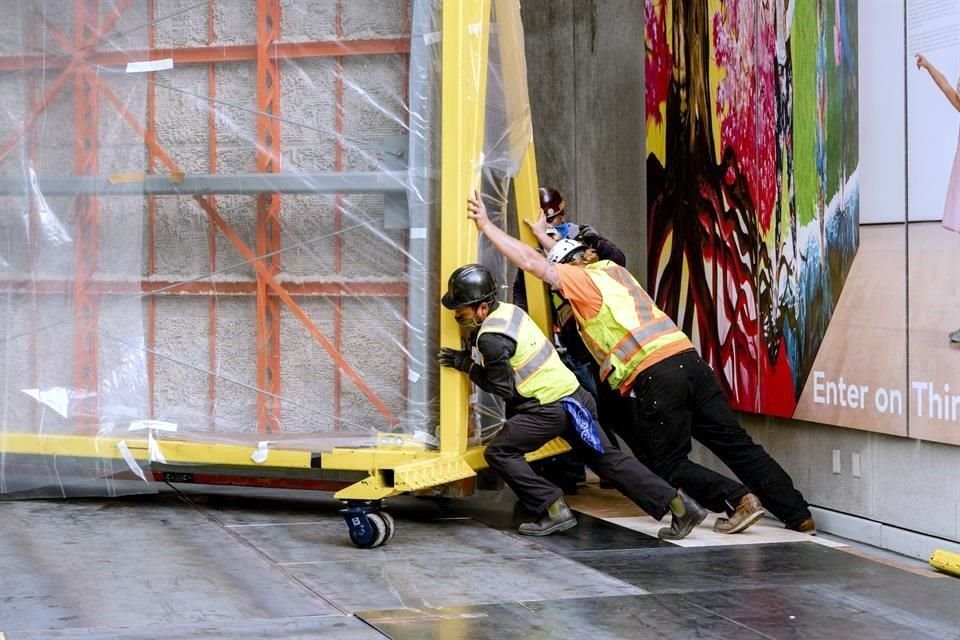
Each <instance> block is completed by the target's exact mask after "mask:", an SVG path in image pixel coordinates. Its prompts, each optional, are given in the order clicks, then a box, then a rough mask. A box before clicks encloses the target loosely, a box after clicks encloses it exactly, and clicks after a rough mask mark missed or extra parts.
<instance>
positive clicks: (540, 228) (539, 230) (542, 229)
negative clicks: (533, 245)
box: [523, 209, 547, 239]
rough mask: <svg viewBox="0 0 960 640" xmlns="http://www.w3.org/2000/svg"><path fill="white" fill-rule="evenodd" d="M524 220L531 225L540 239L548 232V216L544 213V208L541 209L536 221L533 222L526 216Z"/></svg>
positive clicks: (531, 229) (531, 228) (534, 233)
mask: <svg viewBox="0 0 960 640" xmlns="http://www.w3.org/2000/svg"><path fill="white" fill-rule="evenodd" d="M523 221H524V222H525V223H526V225H527V226H528V227H530V231H532V232H533V235H535V236H537V238H538V239H539V238H540V237H541V236H544V235H546V234H547V216H545V215H543V209H541V210H540V215H539V216H538V217H537V221H536V222H531V221H530V220H527V219H526V218H524V219H523Z"/></svg>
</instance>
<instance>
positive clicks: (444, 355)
mask: <svg viewBox="0 0 960 640" xmlns="http://www.w3.org/2000/svg"><path fill="white" fill-rule="evenodd" d="M437 362H439V363H440V364H441V365H442V366H444V367H450V368H452V369H457V370H459V371H463V372H464V373H469V371H470V367H471V366H472V365H473V358H471V357H470V350H469V349H464V350H462V351H461V350H458V349H451V348H449V347H441V349H440V353H438V354H437Z"/></svg>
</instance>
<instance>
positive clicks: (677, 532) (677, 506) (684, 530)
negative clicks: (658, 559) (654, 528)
mask: <svg viewBox="0 0 960 640" xmlns="http://www.w3.org/2000/svg"><path fill="white" fill-rule="evenodd" d="M670 513H671V517H670V526H669V527H663V528H662V529H660V531H658V532H657V537H658V538H660V539H661V540H680V539H682V538H686V537H687V536H688V535H690V532H691V531H693V530H694V528H695V527H696V526H697V525H698V524H700V523H701V522H703V519H704V518H706V517H707V510H706V509H704V508H703V507H701V506H700V505H699V504H697V502H696V501H695V500H694V499H693V498H691V497H690V496H688V495H687V494H685V493H684V492H683V489H680V490H679V491H677V497H676V498H674V499H673V500H672V501H671V502H670Z"/></svg>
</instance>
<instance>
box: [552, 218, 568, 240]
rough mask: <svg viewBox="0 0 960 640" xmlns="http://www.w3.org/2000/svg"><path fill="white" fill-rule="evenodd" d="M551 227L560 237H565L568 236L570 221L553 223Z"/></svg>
mask: <svg viewBox="0 0 960 640" xmlns="http://www.w3.org/2000/svg"><path fill="white" fill-rule="evenodd" d="M553 228H554V229H556V230H557V233H559V234H560V237H561V238H566V237H568V236H567V234H568V233H570V223H569V222H562V223H560V224H558V225H554V227H553Z"/></svg>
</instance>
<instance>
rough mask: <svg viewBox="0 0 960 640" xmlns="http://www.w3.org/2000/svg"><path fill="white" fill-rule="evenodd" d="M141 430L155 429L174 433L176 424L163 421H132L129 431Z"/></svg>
mask: <svg viewBox="0 0 960 640" xmlns="http://www.w3.org/2000/svg"><path fill="white" fill-rule="evenodd" d="M143 429H156V430H157V431H169V432H170V433H176V431H177V424H176V423H175V422H165V421H163V420H134V421H133V422H131V423H130V431H141V430H143Z"/></svg>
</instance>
